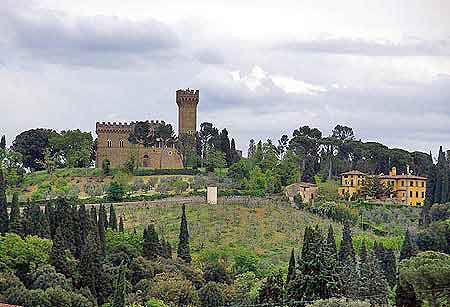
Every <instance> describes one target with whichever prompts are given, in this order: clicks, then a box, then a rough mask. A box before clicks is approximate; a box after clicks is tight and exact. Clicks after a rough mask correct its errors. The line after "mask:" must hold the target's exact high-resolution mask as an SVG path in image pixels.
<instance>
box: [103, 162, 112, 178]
mask: <svg viewBox="0 0 450 307" xmlns="http://www.w3.org/2000/svg"><path fill="white" fill-rule="evenodd" d="M102 174H103V176H109V175H111V162H110V161H109V160H108V159H105V160H103V162H102Z"/></svg>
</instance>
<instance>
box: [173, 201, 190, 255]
mask: <svg viewBox="0 0 450 307" xmlns="http://www.w3.org/2000/svg"><path fill="white" fill-rule="evenodd" d="M177 256H178V258H180V259H181V260H183V261H185V262H187V263H191V261H192V257H191V252H190V247H189V231H188V225H187V218H186V206H185V205H183V207H182V214H181V223H180V235H179V242H178V251H177Z"/></svg>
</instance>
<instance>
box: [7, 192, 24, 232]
mask: <svg viewBox="0 0 450 307" xmlns="http://www.w3.org/2000/svg"><path fill="white" fill-rule="evenodd" d="M9 231H10V232H12V233H15V234H18V235H20V236H21V235H22V221H21V217H20V208H19V194H18V193H17V192H15V193H14V194H13V198H12V202H11V213H10V216H9Z"/></svg>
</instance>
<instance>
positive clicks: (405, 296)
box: [395, 283, 422, 307]
mask: <svg viewBox="0 0 450 307" xmlns="http://www.w3.org/2000/svg"><path fill="white" fill-rule="evenodd" d="M395 306H397V307H420V306H422V301H420V300H419V299H418V298H417V296H416V293H415V291H414V288H413V286H412V285H410V284H408V283H405V284H400V283H398V284H397V289H395Z"/></svg>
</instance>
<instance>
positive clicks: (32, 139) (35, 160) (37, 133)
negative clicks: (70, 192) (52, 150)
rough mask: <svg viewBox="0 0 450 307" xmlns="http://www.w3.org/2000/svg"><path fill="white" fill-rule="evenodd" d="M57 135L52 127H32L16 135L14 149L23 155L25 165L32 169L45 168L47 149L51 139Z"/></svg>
mask: <svg viewBox="0 0 450 307" xmlns="http://www.w3.org/2000/svg"><path fill="white" fill-rule="evenodd" d="M55 135H57V132H55V131H54V130H50V129H31V130H27V131H24V132H22V133H21V134H19V135H18V136H16V138H15V140H14V142H13V145H12V149H13V150H14V151H16V152H18V153H20V154H21V155H22V162H23V165H24V167H26V168H30V169H31V170H34V171H36V170H43V169H44V154H45V150H46V149H47V148H49V147H50V141H49V139H50V138H52V137H53V136H55Z"/></svg>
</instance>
